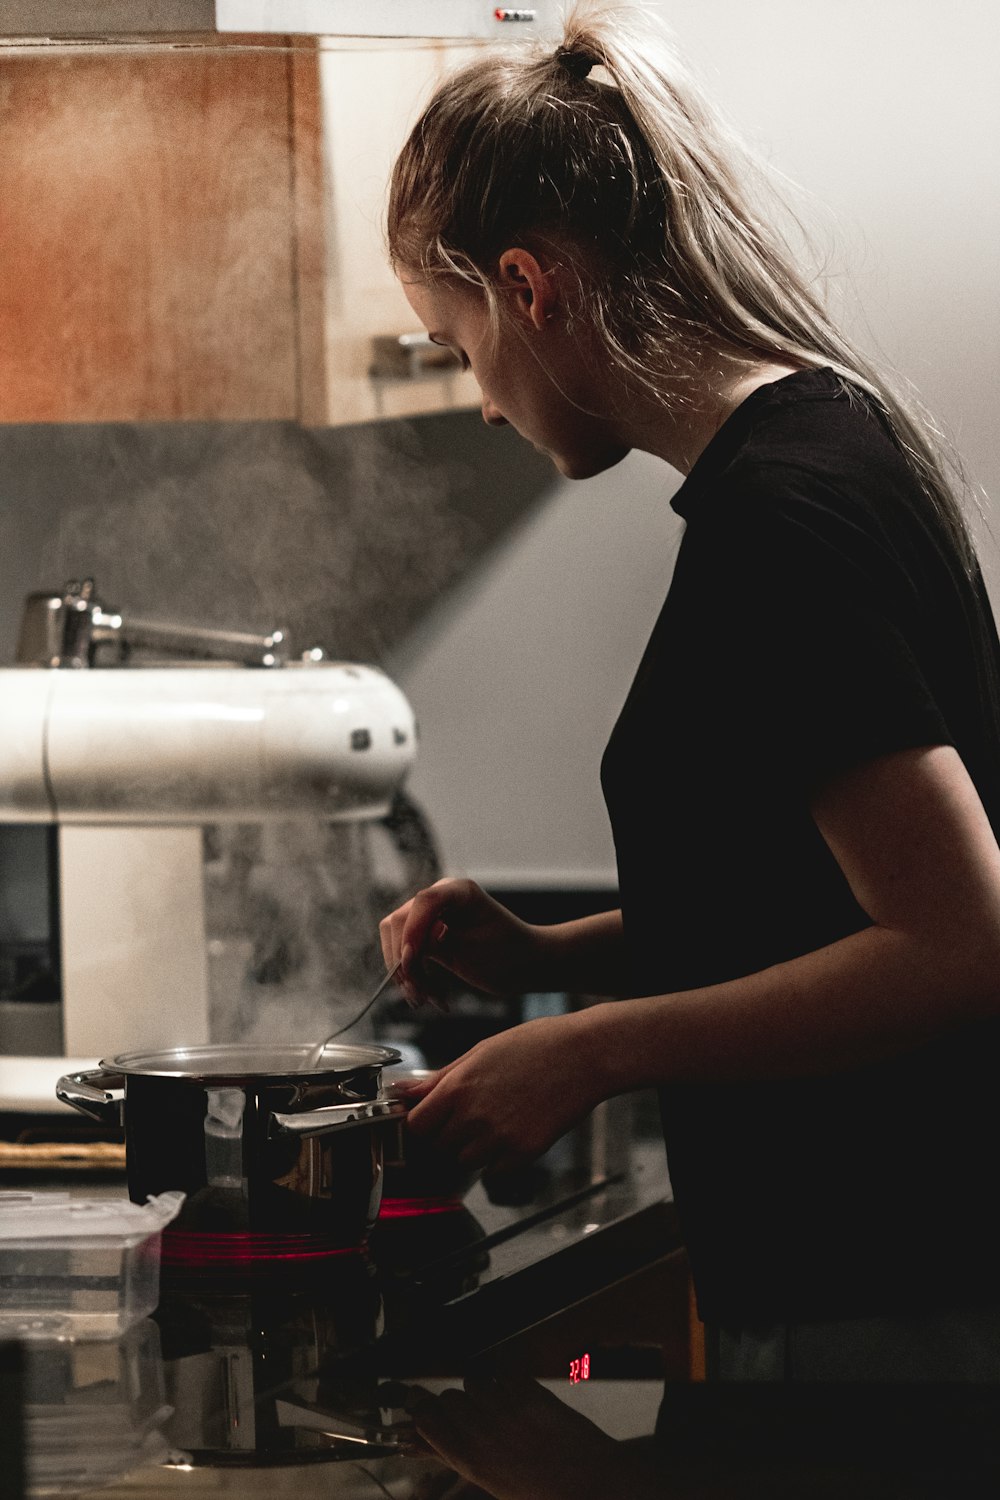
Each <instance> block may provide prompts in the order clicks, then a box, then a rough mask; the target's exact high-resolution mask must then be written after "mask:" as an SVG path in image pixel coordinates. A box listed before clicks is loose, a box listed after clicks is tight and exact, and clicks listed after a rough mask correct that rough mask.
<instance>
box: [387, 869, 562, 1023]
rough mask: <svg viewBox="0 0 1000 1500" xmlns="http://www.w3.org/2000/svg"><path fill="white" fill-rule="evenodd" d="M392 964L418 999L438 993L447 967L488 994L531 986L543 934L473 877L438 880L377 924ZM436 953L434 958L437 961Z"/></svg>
mask: <svg viewBox="0 0 1000 1500" xmlns="http://www.w3.org/2000/svg"><path fill="white" fill-rule="evenodd" d="M379 936H380V937H381V939H382V953H383V956H384V958H385V963H386V968H388V969H393V968H395V966H396V965H397V964H400V965H401V967H400V978H401V980H402V983H403V987H404V989H405V990H406V993H407V998H408V999H409V1000H410V1002H411V1003H412V1004H419V1003H420V1002H421V1001H423V1000H427V999H435V998H437V997H439V996H440V995H441V993H442V990H443V982H444V975H443V973H442V971H443V970H447V971H448V972H449V973H451V974H454V975H456V976H457V977H458V978H459V979H461V980H463V981H464V982H465V983H466V984H469V985H472V986H473V988H474V989H478V990H485V991H486V992H487V993H488V994H502V993H505V992H507V993H516V992H517V991H518V990H521V989H533V988H536V987H537V985H536V984H535V983H534V982H533V980H534V977H535V976H534V973H533V971H534V970H536V969H537V968H538V965H539V960H540V957H541V953H542V949H543V948H544V937H543V933H542V930H541V929H539V928H536V927H531V926H529V924H528V923H527V922H522V921H521V919H520V918H519V917H515V915H514V913H513V912H510V911H508V910H507V908H506V907H505V906H501V905H500V903H499V901H494V899H493V897H492V896H488V895H487V894H486V892H485V891H484V890H483V889H482V888H481V887H480V886H478V885H476V883H475V882H474V881H472V880H439V881H437V882H436V884H434V885H432V886H428V887H427V889H426V890H423V891H418V892H417V894H416V895H415V896H413V897H412V898H411V899H410V900H409V901H407V902H406V903H405V904H404V905H403V906H400V907H399V908H398V909H397V910H396V911H394V912H391V913H390V915H389V916H387V917H385V918H384V920H383V921H382V922H381V923H380V925H379ZM431 960H432V962H431Z"/></svg>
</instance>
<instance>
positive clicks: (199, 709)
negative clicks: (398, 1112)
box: [0, 580, 416, 1111]
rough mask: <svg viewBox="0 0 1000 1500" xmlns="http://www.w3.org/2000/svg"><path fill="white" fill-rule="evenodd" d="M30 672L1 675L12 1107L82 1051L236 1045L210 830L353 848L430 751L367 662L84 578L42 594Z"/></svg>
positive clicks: (3, 909) (28, 1099) (1, 857)
mask: <svg viewBox="0 0 1000 1500" xmlns="http://www.w3.org/2000/svg"><path fill="white" fill-rule="evenodd" d="M17 663H18V664H17V665H16V666H14V667H11V668H7V669H2V670H0V1109H6V1110H8V1111H10V1110H20V1109H25V1110H31V1109H35V1108H39V1107H40V1108H46V1109H47V1108H49V1107H50V1101H51V1098H52V1090H53V1086H54V1083H55V1079H56V1078H57V1077H58V1076H59V1074H60V1073H64V1072H66V1070H67V1066H68V1064H67V1059H69V1060H70V1062H73V1063H75V1062H77V1061H82V1062H83V1063H84V1064H86V1063H89V1062H90V1061H92V1060H93V1059H96V1058H98V1057H106V1056H110V1055H113V1054H116V1053H119V1052H125V1051H131V1050H137V1049H150V1048H158V1047H168V1046H181V1045H194V1044H197V1043H200V1042H206V1041H210V1040H232V1039H234V1038H233V1037H232V1036H226V1035H219V1034H218V1029H219V1028H218V1024H217V1019H216V1021H215V1022H213V1014H214V1015H215V1016H216V1018H217V1017H218V1014H219V1012H220V997H219V994H218V990H219V986H220V983H224V982H225V975H226V972H227V964H228V967H229V969H232V968H233V955H232V952H231V951H229V950H227V948H226V944H225V943H224V942H222V941H221V940H220V939H219V938H218V936H216V938H215V940H214V942H213V934H212V931H211V925H212V923H211V917H210V915H209V916H207V912H208V911H209V908H210V907H211V903H212V899H213V894H212V891H211V889H207V888H206V868H207V866H206V836H207V834H208V833H210V832H212V833H214V837H215V839H216V842H218V841H219V840H221V841H222V842H223V844H225V841H226V830H227V829H233V830H235V829H239V828H246V827H247V826H250V827H252V828H257V829H260V828H262V827H263V828H265V829H266V828H267V827H268V826H272V827H281V828H284V829H288V828H293V829H294V828H302V829H306V830H313V829H322V830H325V831H327V832H325V833H324V837H328V836H330V835H329V831H331V830H332V831H336V830H338V829H340V830H342V832H343V834H344V835H346V836H348V837H350V834H351V830H352V828H355V827H356V826H357V825H360V824H363V823H364V822H366V821H369V820H375V819H380V818H383V817H385V815H386V814H387V813H388V811H389V808H390V804H391V803H392V802H393V799H394V797H395V796H396V794H397V793H398V790H399V788H400V786H401V783H402V781H403V779H404V778H405V776H406V773H407V771H408V770H409V768H410V766H411V765H412V763H413V760H414V755H415V738H416V735H415V725H414V719H413V713H412V711H411V709H410V706H409V704H408V702H407V700H406V698H405V697H404V695H403V694H402V692H401V691H400V690H399V688H397V687H396V686H395V685H394V684H393V683H392V682H391V681H390V680H389V679H388V678H387V677H386V676H385V675H384V674H383V673H382V672H380V671H378V670H377V669H375V668H373V667H369V666H361V665H355V664H348V663H342V662H335V661H330V660H328V659H327V658H326V656H325V653H324V652H323V651H321V650H318V649H314V650H311V651H307V652H305V653H304V654H301V655H299V656H297V657H294V658H293V656H292V654H291V652H290V650H289V649H288V646H287V642H286V641H285V639H284V638H283V636H282V634H281V633H280V632H277V631H276V632H273V633H272V634H269V635H252V634H245V633H240V632H228V631H218V630H200V629H195V628H191V627H188V626H178V625H173V624H165V623H163V622H158V621H152V620H143V619H139V618H129V617H127V616H123V615H122V613H121V612H120V611H118V610H114V609H110V608H107V607H105V606H104V605H103V604H102V603H101V602H100V600H99V599H98V597H97V595H96V593H95V591H94V587H93V583H92V582H91V581H90V580H87V581H85V582H83V583H82V584H75V583H74V584H69V585H67V587H66V588H65V589H63V590H62V591H61V592H58V593H56V592H52V593H41V594H34V595H32V596H30V597H29V599H28V600H27V602H26V607H25V613H24V619H23V624H22V629H21V634H20V640H19V644H18V653H17ZM310 836H312V835H310ZM348 884H350V882H348ZM214 899H215V900H216V904H217V905H218V904H219V900H220V899H221V898H219V896H218V892H216V894H215V898H214ZM296 899H297V898H296ZM272 905H273V902H272ZM239 952H240V950H239V945H237V948H236V953H237V963H236V967H237V968H239V966H240V963H239ZM213 953H214V956H215V963H214V969H213ZM220 976H221V979H220ZM213 990H214V991H215V993H213ZM231 1020H232V1013H230V1021H231ZM213 1031H215V1032H216V1034H215V1035H213Z"/></svg>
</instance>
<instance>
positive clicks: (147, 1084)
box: [56, 1044, 406, 1248]
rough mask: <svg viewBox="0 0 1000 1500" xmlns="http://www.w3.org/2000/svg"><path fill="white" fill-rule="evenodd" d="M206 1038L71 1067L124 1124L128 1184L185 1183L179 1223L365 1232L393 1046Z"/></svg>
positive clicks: (342, 1242)
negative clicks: (318, 1049)
mask: <svg viewBox="0 0 1000 1500" xmlns="http://www.w3.org/2000/svg"><path fill="white" fill-rule="evenodd" d="M312 1050H313V1049H312V1048H311V1046H310V1045H308V1044H303V1045H301V1046H266V1047H265V1046H258V1047H254V1046H204V1047H188V1048H174V1049H171V1050H168V1051H161V1052H147V1053H134V1054H129V1055H127V1056H122V1057H114V1058H111V1059H110V1060H109V1061H107V1062H102V1063H101V1065H100V1067H99V1068H95V1069H92V1070H89V1071H87V1072H84V1073H71V1074H68V1075H67V1076H66V1077H64V1078H61V1079H60V1080H59V1083H58V1085H57V1086H56V1094H57V1096H58V1097H59V1098H60V1099H61V1100H62V1101H63V1102H64V1103H65V1104H71V1105H73V1106H74V1108H76V1109H79V1110H81V1111H82V1112H83V1113H84V1114H87V1115H90V1116H92V1117H93V1118H95V1119H97V1120H100V1121H101V1122H102V1123H104V1124H119V1123H123V1124H124V1127H125V1155H126V1171H127V1174H128V1191H129V1197H130V1198H132V1200H133V1201H134V1202H137V1203H143V1202H145V1200H146V1198H147V1197H148V1196H149V1195H150V1194H151V1193H162V1192H165V1191H167V1190H169V1189H178V1190H180V1191H181V1192H183V1193H185V1194H186V1195H187V1196H186V1199H185V1203H184V1207H183V1209H182V1210H181V1213H180V1215H179V1217H178V1218H177V1219H176V1220H175V1221H174V1224H173V1225H172V1226H171V1228H172V1231H173V1232H174V1233H175V1234H178V1235H180V1234H187V1235H201V1236H211V1237H217V1236H225V1235H243V1236H245V1237H260V1238H261V1239H262V1240H263V1241H264V1242H269V1241H271V1240H273V1239H274V1238H275V1237H283V1236H295V1237H301V1236H309V1237H313V1238H315V1239H316V1240H318V1241H320V1242H321V1243H322V1245H323V1247H324V1248H337V1247H344V1248H347V1247H352V1246H357V1245H359V1244H362V1243H363V1242H364V1240H365V1238H366V1237H367V1235H368V1232H369V1230H370V1229H371V1227H372V1225H373V1223H374V1221H375V1218H376V1216H377V1214H378V1210H379V1205H380V1202H381V1197H382V1181H383V1172H382V1160H383V1130H382V1129H380V1128H377V1127H379V1126H383V1125H385V1124H386V1123H390V1122H392V1121H393V1120H395V1119H396V1118H397V1117H401V1116H403V1115H405V1113H406V1104H405V1103H404V1102H403V1101H402V1100H399V1099H393V1098H392V1097H390V1095H389V1094H388V1093H387V1092H386V1091H385V1090H384V1089H383V1087H382V1068H383V1067H384V1066H386V1065H388V1064H390V1063H394V1062H398V1060H399V1053H398V1052H397V1051H396V1050H395V1048H392V1047H381V1046H374V1045H372V1046H339V1045H334V1046H330V1047H328V1048H327V1049H326V1051H325V1053H324V1054H323V1065H322V1067H319V1068H316V1069H314V1070H307V1069H305V1068H304V1067H303V1064H304V1062H305V1061H306V1060H307V1058H308V1055H309V1053H310V1052H311V1051H312Z"/></svg>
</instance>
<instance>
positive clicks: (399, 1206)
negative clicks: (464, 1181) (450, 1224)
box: [379, 1198, 465, 1219]
mask: <svg viewBox="0 0 1000 1500" xmlns="http://www.w3.org/2000/svg"><path fill="white" fill-rule="evenodd" d="M464 1206H465V1205H464V1204H463V1203H462V1200H461V1198H383V1199H382V1207H381V1208H380V1209H379V1218H380V1219H422V1218H425V1217H426V1216H427V1215H428V1214H456V1213H462V1211H463V1209H464Z"/></svg>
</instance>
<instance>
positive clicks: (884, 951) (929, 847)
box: [411, 745, 1000, 1165]
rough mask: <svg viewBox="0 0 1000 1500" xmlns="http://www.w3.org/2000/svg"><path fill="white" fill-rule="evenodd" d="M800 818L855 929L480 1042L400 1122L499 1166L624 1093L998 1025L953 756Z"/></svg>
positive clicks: (834, 1059)
mask: <svg viewBox="0 0 1000 1500" xmlns="http://www.w3.org/2000/svg"><path fill="white" fill-rule="evenodd" d="M812 811H813V816H814V818H815V820H816V824H817V826H818V828H819V830H820V832H821V833H822V835H823V837H824V839H825V840H826V842H827V844H828V846H829V848H830V850H831V852H832V853H833V855H834V857H835V858H836V860H837V863H838V864H839V866H840V868H841V870H842V871H843V873H844V876H845V878H846V879H847V881H848V883H849V885H850V887H851V890H852V891H853V893H854V895H855V898H856V899H857V901H858V903H859V904H860V906H861V907H862V908H863V910H864V911H865V912H866V913H867V914H868V916H869V917H870V918H871V923H872V925H871V926H870V927H866V928H864V929H862V930H861V931H859V932H856V933H853V934H852V935H850V936H848V937H845V938H842V939H840V940H839V941H837V942H835V943H831V944H830V945H829V946H828V947H825V948H821V949H819V950H817V951H816V952H813V953H807V954H804V955H802V956H801V957H799V958H795V959H791V960H789V961H788V962H785V963H780V964H776V965H774V966H773V967H771V968H768V969H765V970H762V971H761V972H759V973H755V974H750V975H747V976H745V977H743V978H740V979H734V980H730V981H727V982H725V983H722V984H716V985H711V986H707V987H705V988H702V989H695V990H685V991H682V992H679V993H675V994H668V995H651V996H644V997H642V998H640V999H636V1000H626V1001H612V1002H609V1003H603V1004H599V1005H595V1006H592V1007H590V1008H589V1009H587V1010H584V1011H581V1012H577V1013H574V1014H572V1015H567V1016H559V1017H553V1018H549V1019H546V1020H544V1021H540V1022H530V1023H529V1024H528V1025H527V1026H522V1027H515V1028H513V1029H512V1030H511V1031H509V1032H503V1033H501V1034H500V1035H498V1036H496V1037H491V1038H489V1039H487V1041H486V1042H483V1043H480V1044H479V1046H478V1047H475V1048H473V1049H472V1051H471V1052H469V1053H466V1055H465V1056H464V1057H462V1058H459V1059H458V1060H457V1062H455V1063H452V1064H450V1066H449V1067H448V1068H446V1069H444V1070H443V1071H442V1073H441V1074H439V1075H438V1076H437V1081H436V1082H435V1084H434V1085H433V1087H432V1088H431V1090H430V1092H429V1094H428V1095H427V1097H426V1099H425V1100H423V1101H422V1102H421V1104H420V1105H419V1106H418V1107H417V1109H415V1110H414V1111H413V1113H412V1115H411V1123H412V1124H413V1125H414V1126H415V1127H416V1128H417V1129H418V1130H423V1129H428V1130H430V1131H432V1132H433V1133H435V1134H439V1135H440V1136H441V1137H442V1139H443V1140H446V1141H450V1142H452V1143H453V1144H455V1145H459V1144H462V1145H463V1146H464V1147H465V1152H464V1154H465V1156H466V1159H467V1160H470V1161H474V1162H476V1163H479V1164H482V1163H489V1164H507V1165H509V1164H511V1163H513V1162H516V1161H518V1160H523V1159H524V1158H525V1157H530V1156H534V1155H537V1154H538V1153H539V1152H540V1151H543V1150H545V1149H546V1148H547V1146H548V1145H549V1144H551V1142H552V1141H553V1140H555V1139H556V1138H557V1137H558V1136H559V1135H560V1134H562V1133H563V1132H564V1131H565V1130H566V1129H568V1128H569V1127H570V1126H571V1125H572V1124H574V1123H575V1122H576V1120H578V1119H580V1118H581V1117H582V1116H583V1115H584V1114H585V1113H587V1111H588V1110H589V1109H591V1108H593V1106H594V1105H595V1104H596V1103H597V1102H599V1101H600V1100H601V1099H603V1098H608V1097H610V1096H612V1095H614V1094H618V1093H622V1092H624V1091H626V1090H628V1089H633V1088H645V1087H649V1086H654V1085H658V1084H669V1083H671V1082H677V1081H696V1080H698V1081H708V1080H725V1079H754V1078H760V1079H763V1078H781V1077H795V1076H804V1075H808V1074H820V1073H828V1072H834V1071H837V1070H839V1069H845V1068H850V1067H853V1066H858V1065H861V1064H863V1063H865V1062H872V1061H876V1060H878V1059H880V1058H884V1057H888V1056H891V1055H892V1054H893V1053H897V1052H901V1051H905V1050H906V1049H907V1048H909V1047H911V1046H916V1045H918V1044H920V1043H921V1042H925V1041H927V1040H928V1039H930V1038H932V1037H933V1036H935V1035H936V1034H940V1033H943V1032H944V1031H946V1030H948V1029H949V1028H950V1027H952V1026H954V1025H956V1024H959V1023H962V1022H967V1021H975V1020H982V1019H986V1018H988V1017H991V1016H997V1015H1000V849H998V847H997V842H996V839H995V837H994V835H993V831H992V829H991V827H990V824H989V821H988V819H987V817H986V814H985V812H984V810H983V806H982V803H981V802H980V799H979V796H978V794H977V792H976V789H975V787H974V786H973V784H972V781H971V779H970V777H969V775H968V772H967V771H966V769H965V767H964V765H963V763H962V761H961V759H960V757H959V756H958V754H957V753H956V751H955V750H953V749H952V748H950V747H948V746H944V745H938V746H932V747H930V748H924V749H916V750H903V751H898V752H895V753H893V754H891V755H886V756H883V757H881V758H879V759H877V760H874V761H871V762H869V763H867V764H865V765H863V766H860V767H858V768H857V769H855V770H852V771H849V772H847V773H844V774H842V775H840V776H838V777H836V778H835V779H833V780H831V781H830V782H828V783H827V784H826V785H824V786H823V787H822V789H821V790H820V791H819V792H818V793H817V795H816V797H815V799H814V801H813V804H812ZM668 919H669V913H664V920H665V921H667V920H668Z"/></svg>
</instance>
